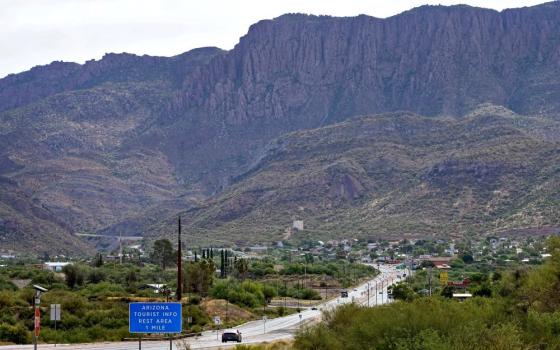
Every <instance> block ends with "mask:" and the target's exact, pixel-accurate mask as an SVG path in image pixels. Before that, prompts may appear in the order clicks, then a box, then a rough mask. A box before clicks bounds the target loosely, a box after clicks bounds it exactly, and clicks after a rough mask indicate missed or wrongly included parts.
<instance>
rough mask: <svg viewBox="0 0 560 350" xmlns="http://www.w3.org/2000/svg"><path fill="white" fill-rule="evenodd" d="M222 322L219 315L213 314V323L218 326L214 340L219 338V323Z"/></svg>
mask: <svg viewBox="0 0 560 350" xmlns="http://www.w3.org/2000/svg"><path fill="white" fill-rule="evenodd" d="M221 324H222V320H221V319H220V316H214V325H216V326H218V328H216V340H220V325H221Z"/></svg>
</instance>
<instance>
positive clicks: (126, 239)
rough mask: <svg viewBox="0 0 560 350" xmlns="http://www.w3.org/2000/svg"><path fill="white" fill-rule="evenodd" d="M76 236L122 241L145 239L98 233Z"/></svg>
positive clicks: (77, 234) (78, 234)
mask: <svg viewBox="0 0 560 350" xmlns="http://www.w3.org/2000/svg"><path fill="white" fill-rule="evenodd" d="M76 236H79V237H98V238H99V237H102V238H112V239H121V240H123V241H141V240H142V239H144V237H142V236H111V235H99V234H96V233H76Z"/></svg>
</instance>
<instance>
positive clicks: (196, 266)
mask: <svg viewBox="0 0 560 350" xmlns="http://www.w3.org/2000/svg"><path fill="white" fill-rule="evenodd" d="M215 271H216V266H215V265H214V262H212V261H211V260H202V261H199V262H198V263H190V264H188V265H187V266H185V271H184V272H185V273H184V275H185V276H186V278H185V279H184V280H183V287H184V288H183V289H184V290H185V291H189V292H194V293H198V294H201V295H206V294H208V290H209V289H210V286H211V285H212V282H213V280H214V273H215Z"/></svg>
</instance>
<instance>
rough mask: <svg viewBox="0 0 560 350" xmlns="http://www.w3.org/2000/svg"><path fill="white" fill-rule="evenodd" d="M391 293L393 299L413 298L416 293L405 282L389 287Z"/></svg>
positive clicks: (408, 299)
mask: <svg viewBox="0 0 560 350" xmlns="http://www.w3.org/2000/svg"><path fill="white" fill-rule="evenodd" d="M391 292H392V294H393V299H395V300H407V301H410V300H413V299H414V298H415V296H416V293H414V291H413V290H412V288H410V287H409V286H408V284H406V283H398V284H396V285H395V286H393V288H391Z"/></svg>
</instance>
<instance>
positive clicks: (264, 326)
mask: <svg viewBox="0 0 560 350" xmlns="http://www.w3.org/2000/svg"><path fill="white" fill-rule="evenodd" d="M266 320H267V317H266V315H264V316H263V334H265V333H266Z"/></svg>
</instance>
